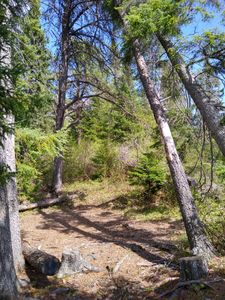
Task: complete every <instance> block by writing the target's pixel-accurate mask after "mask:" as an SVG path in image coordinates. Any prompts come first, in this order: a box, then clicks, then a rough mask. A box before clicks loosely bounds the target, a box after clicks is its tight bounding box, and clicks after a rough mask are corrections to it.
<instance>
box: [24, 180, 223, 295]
mask: <svg viewBox="0 0 225 300" xmlns="http://www.w3.org/2000/svg"><path fill="white" fill-rule="evenodd" d="M65 192H66V193H68V194H70V195H71V196H73V195H74V200H72V201H71V202H70V203H69V204H68V205H65V204H64V205H61V206H57V207H51V208H48V209H42V210H34V211H30V212H24V213H22V214H21V222H22V224H21V225H22V234H23V239H24V240H26V241H28V242H29V243H30V244H31V245H32V246H34V247H38V248H39V249H41V250H44V251H47V252H48V253H51V254H53V255H55V256H57V257H58V258H61V255H62V252H63V250H64V249H65V248H72V249H74V248H78V249H79V250H80V252H81V254H82V255H83V256H84V258H85V259H86V260H87V261H89V262H90V263H91V264H92V265H94V266H96V267H97V268H98V269H99V272H87V273H77V274H74V275H72V276H68V277H65V278H63V279H58V278H57V277H56V276H48V277H47V276H42V275H40V274H37V273H36V272H35V271H34V270H32V269H30V268H27V275H28V276H29V277H30V279H31V286H30V287H29V288H27V290H25V291H24V293H25V294H27V295H30V296H32V297H35V298H37V299H43V300H47V299H56V300H64V299H65V300H66V299H71V300H72V299H74V300H78V299H79V300H89V299H93V300H94V299H96V300H97V299H99V300H100V299H108V300H111V299H115V300H128V299H133V300H138V299H169V298H170V296H171V295H168V296H167V297H161V298H159V296H160V295H162V293H164V292H165V291H169V290H170V289H172V288H173V287H174V286H175V285H176V284H177V282H178V280H179V272H178V264H177V262H178V258H179V257H180V256H183V255H186V254H187V253H185V246H183V248H182V249H181V246H180V241H183V240H184V230H183V226H182V222H181V220H180V218H179V215H178V214H177V213H175V214H174V212H173V211H171V210H169V209H167V210H166V208H165V207H158V206H157V205H154V206H152V204H151V205H149V206H148V208H144V207H142V206H140V205H137V204H136V200H137V199H136V200H132V197H134V198H135V196H134V194H133V191H132V188H131V187H128V186H127V185H126V184H122V183H121V184H119V183H118V184H117V185H115V184H113V185H111V184H108V183H107V184H102V183H99V184H93V185H92V184H91V185H90V184H81V185H79V186H73V185H72V186H68V187H66V189H65ZM77 195H79V197H77ZM151 206H152V208H151ZM174 210H176V209H174ZM183 244H184V245H185V241H183V242H182V245H183ZM177 247H178V248H179V249H178V248H177ZM223 264H224V265H223ZM209 279H210V280H216V281H215V283H213V284H211V285H212V287H211V288H206V289H202V286H198V285H194V286H192V287H189V288H188V289H182V290H180V291H179V293H178V295H176V297H175V298H174V299H182V300H183V299H184V300H188V299H191V300H195V299H202V300H203V299H204V300H210V299H211V300H214V299H220V300H224V299H225V280H224V279H225V260H224V259H223V258H219V259H216V260H215V261H214V262H213V266H212V267H210V274H209ZM218 279H219V281H217V280H218ZM171 299H172V298H171Z"/></svg>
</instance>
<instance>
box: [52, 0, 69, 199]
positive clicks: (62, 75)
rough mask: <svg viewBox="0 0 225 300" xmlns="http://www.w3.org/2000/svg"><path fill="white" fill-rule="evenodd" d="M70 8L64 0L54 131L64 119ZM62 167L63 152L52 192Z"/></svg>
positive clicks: (56, 163) (58, 183) (56, 162)
mask: <svg viewBox="0 0 225 300" xmlns="http://www.w3.org/2000/svg"><path fill="white" fill-rule="evenodd" d="M71 10H72V1H71V0H64V12H63V16H62V34H61V49H60V55H61V62H60V66H59V85H58V103H57V110H56V123H55V131H59V130H61V129H62V128H63V124H64V119H65V101H66V91H67V79H68V64H69V53H70V37H69V30H70V15H71ZM62 168H63V153H61V155H60V156H57V157H55V159H54V166H53V180H52V191H53V193H56V194H57V193H58V192H60V190H61V188H62Z"/></svg>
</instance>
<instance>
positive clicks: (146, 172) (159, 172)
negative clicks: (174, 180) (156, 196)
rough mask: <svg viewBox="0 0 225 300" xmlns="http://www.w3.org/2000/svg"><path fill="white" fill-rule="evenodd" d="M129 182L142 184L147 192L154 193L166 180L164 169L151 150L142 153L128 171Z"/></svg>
mask: <svg viewBox="0 0 225 300" xmlns="http://www.w3.org/2000/svg"><path fill="white" fill-rule="evenodd" d="M129 180H130V183H131V184H134V185H140V186H144V187H145V189H146V191H147V192H151V193H155V192H156V191H157V190H159V189H160V188H161V187H162V186H163V184H164V183H165V180H166V170H165V168H164V166H163V165H162V162H161V161H160V160H159V159H158V158H157V157H156V154H154V153H153V152H149V153H144V154H143V155H142V157H141V159H140V161H139V163H138V164H137V166H136V167H134V168H133V170H132V171H130V172H129Z"/></svg>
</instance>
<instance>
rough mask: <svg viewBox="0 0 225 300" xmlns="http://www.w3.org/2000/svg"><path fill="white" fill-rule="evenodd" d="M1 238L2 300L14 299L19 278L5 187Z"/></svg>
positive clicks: (0, 215) (1, 200)
mask: <svg viewBox="0 0 225 300" xmlns="http://www.w3.org/2000/svg"><path fill="white" fill-rule="evenodd" d="M0 157H1V154H0ZM0 236H1V243H0V299H14V297H16V295H17V287H16V281H17V278H16V271H15V268H14V262H13V249H12V240H11V234H10V222H9V207H8V203H7V189H6V187H5V185H1V186H0Z"/></svg>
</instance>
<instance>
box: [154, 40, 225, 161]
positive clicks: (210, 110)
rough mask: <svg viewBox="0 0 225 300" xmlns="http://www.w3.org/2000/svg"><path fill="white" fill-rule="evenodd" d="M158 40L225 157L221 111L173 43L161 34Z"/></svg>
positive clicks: (224, 136) (224, 137)
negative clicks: (194, 76)
mask: <svg viewBox="0 0 225 300" xmlns="http://www.w3.org/2000/svg"><path fill="white" fill-rule="evenodd" d="M157 38H158V40H159V42H160V43H161V45H162V46H163V48H164V49H165V51H166V53H167V55H168V57H169V59H170V61H171V63H172V65H173V66H174V68H175V69H176V71H177V74H178V76H179V77H180V79H181V81H182V82H183V85H184V87H185V89H186V90H187V92H188V94H189V95H190V96H191V98H192V99H193V101H194V103H195V104H196V106H197V108H198V109H199V111H200V114H201V115H202V118H203V120H204V122H205V124H206V125H207V127H208V129H209V131H210V132H211V134H212V137H213V138H214V139H215V141H216V143H217V144H218V147H219V149H220V150H221V152H222V153H223V155H224V156H225V126H224V125H223V124H222V123H221V115H220V110H219V109H218V107H216V106H215V105H213V104H212V103H210V98H209V96H208V95H207V94H206V92H204V90H203V89H202V87H201V86H200V85H199V84H198V83H197V81H196V80H195V79H194V78H193V76H192V75H191V73H190V71H189V70H188V68H187V67H186V64H185V62H184V60H183V58H182V56H181V55H180V54H179V53H178V51H176V48H175V46H174V45H173V43H172V42H171V41H169V40H167V39H166V38H165V37H164V36H162V35H160V34H157ZM171 50H172V51H171Z"/></svg>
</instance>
